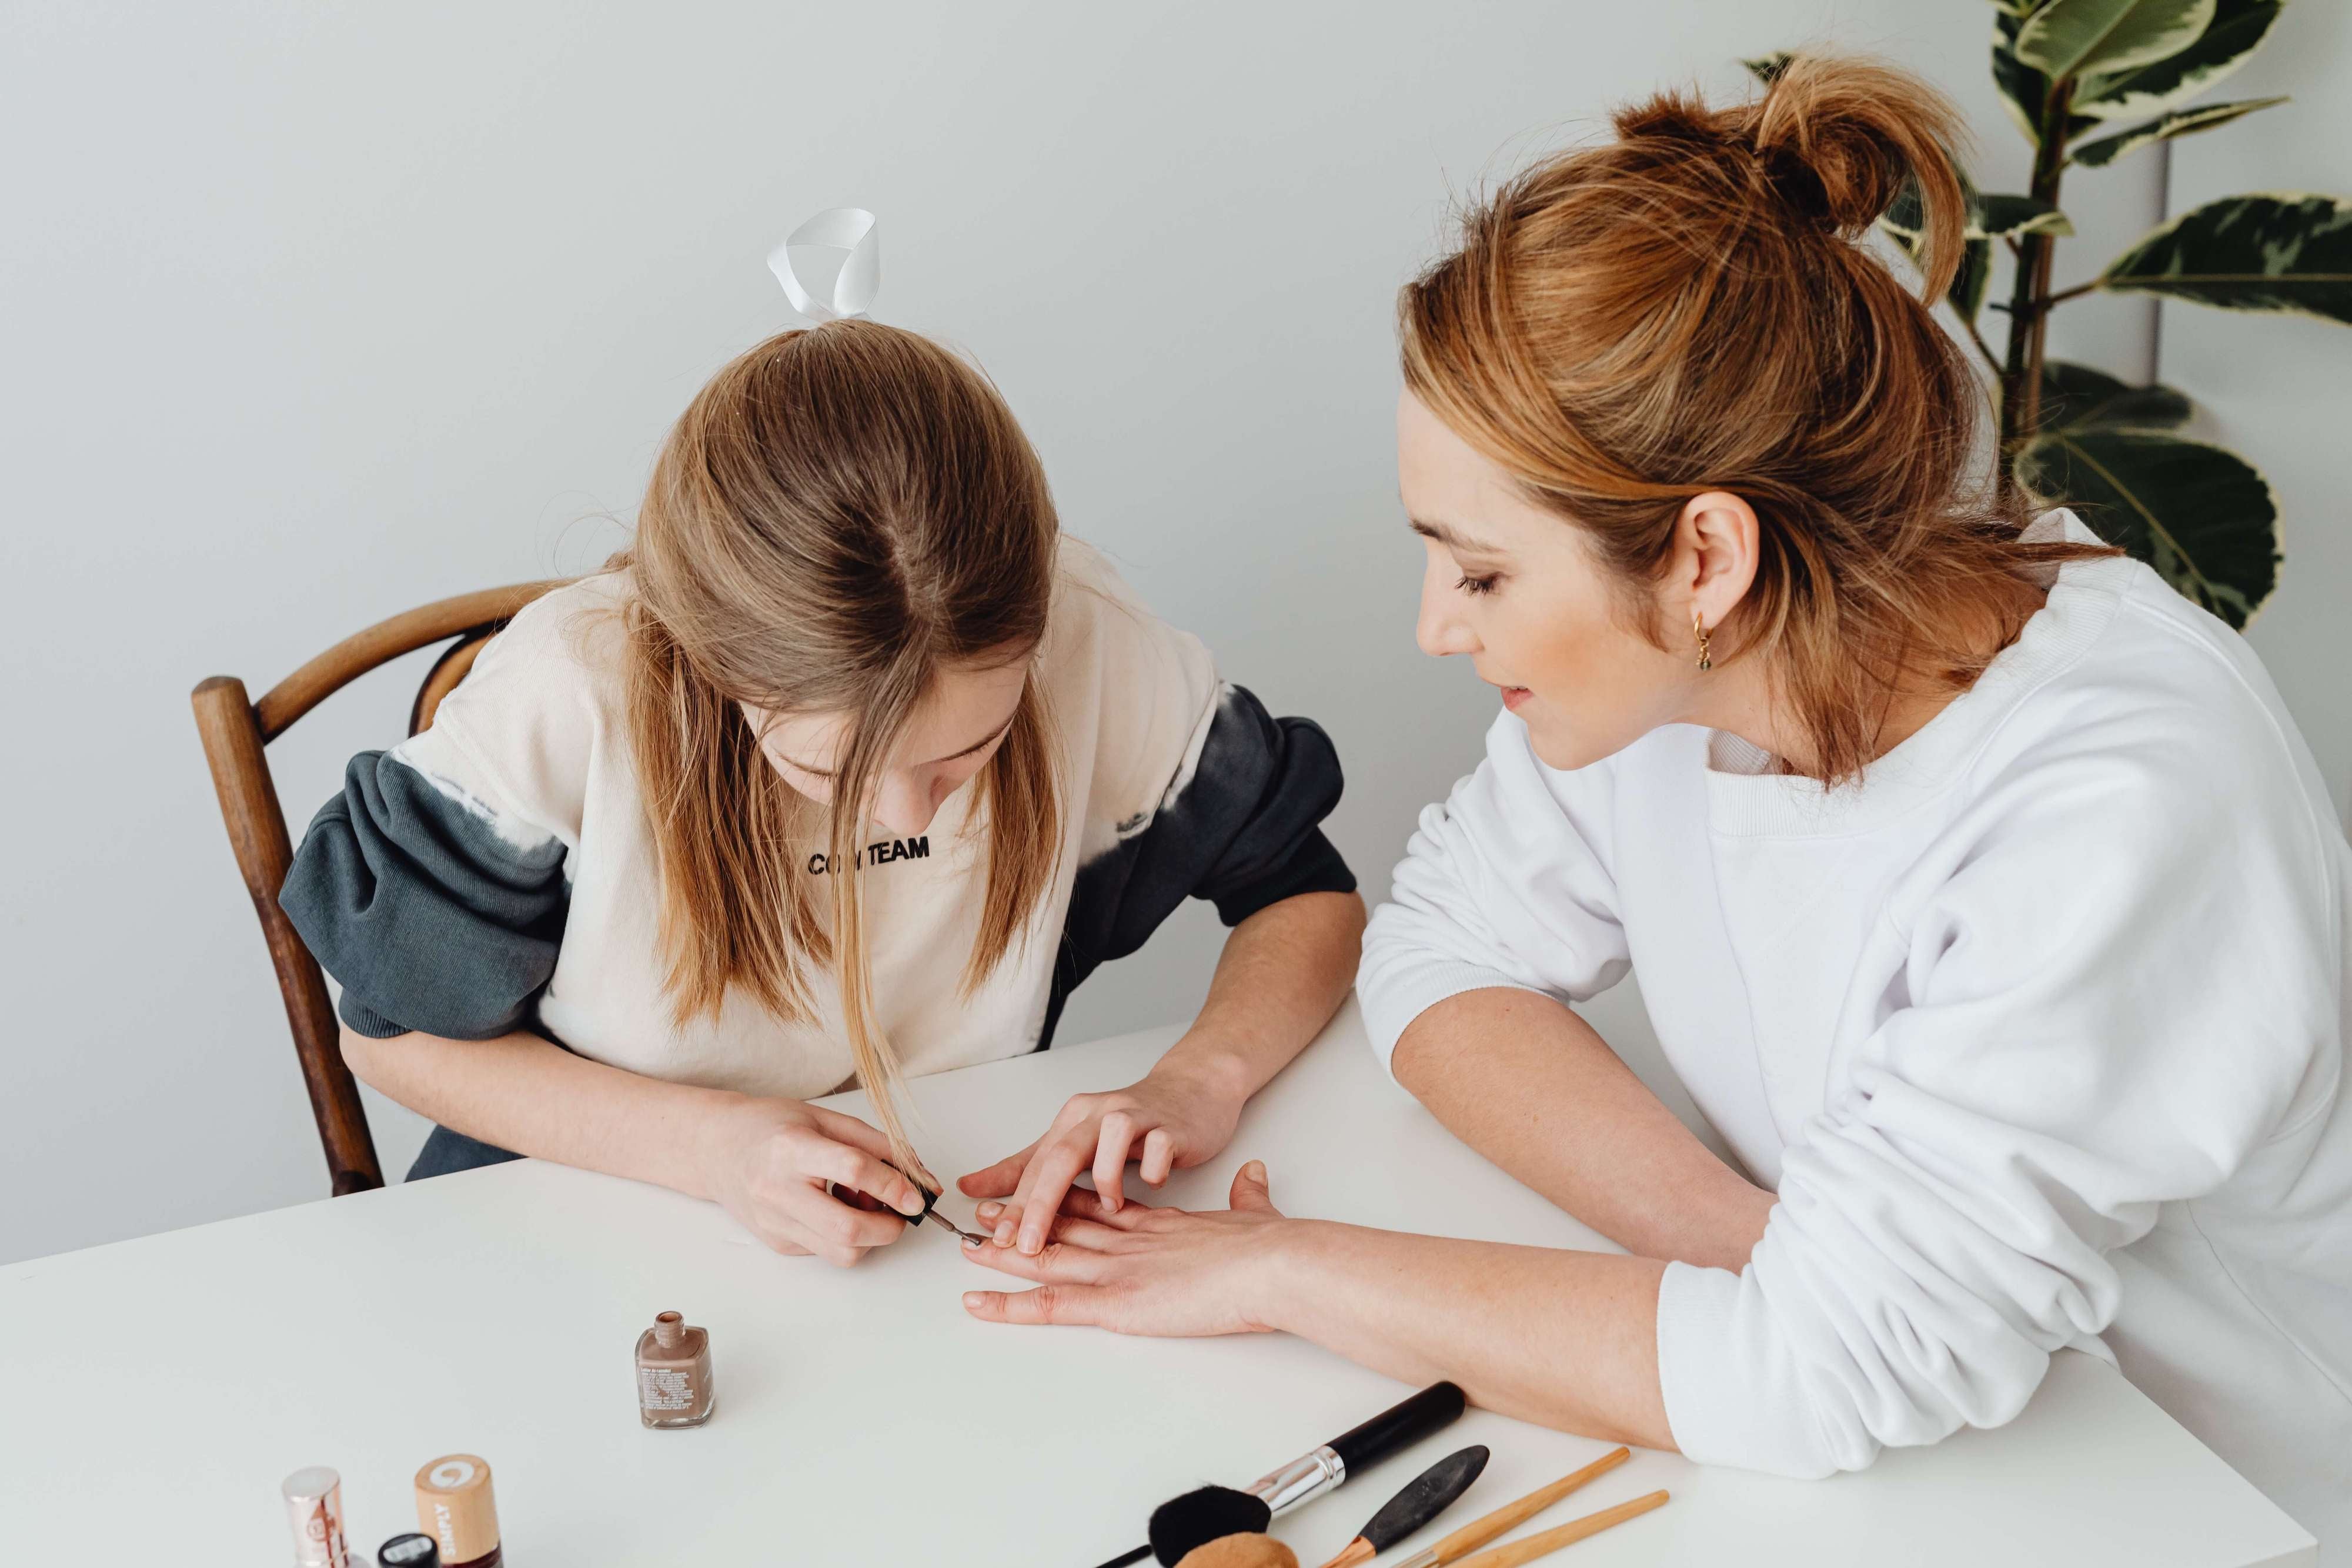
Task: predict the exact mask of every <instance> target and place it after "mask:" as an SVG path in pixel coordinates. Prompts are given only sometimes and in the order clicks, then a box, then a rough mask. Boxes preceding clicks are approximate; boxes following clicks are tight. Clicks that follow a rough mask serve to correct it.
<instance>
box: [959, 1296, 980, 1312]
mask: <svg viewBox="0 0 2352 1568" xmlns="http://www.w3.org/2000/svg"><path fill="white" fill-rule="evenodd" d="M963 1310H964V1311H965V1312H978V1311H980V1292H979V1291H965V1292H964V1293H963Z"/></svg>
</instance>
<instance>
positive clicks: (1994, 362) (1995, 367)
mask: <svg viewBox="0 0 2352 1568" xmlns="http://www.w3.org/2000/svg"><path fill="white" fill-rule="evenodd" d="M1960 325H1961V326H1963V327H1966V328H1967V329H1969V342H1971V343H1974V344H1975V345H1976V346H1977V352H1978V353H1979V354H1982V355H1983V356H1984V362H1985V363H1986V364H1988V365H1990V366H1991V367H1992V373H1993V375H1994V376H1995V377H1996V378H1997V377H1999V376H2000V355H1999V354H1996V353H1994V352H1993V351H1992V345H1991V344H1990V343H1988V342H1986V341H1985V340H1984V334H1983V333H1982V332H1979V331H1978V330H1977V324H1976V323H1975V322H1974V321H1972V320H1970V319H1968V318H1967V317H1962V318H1961V319H1960Z"/></svg>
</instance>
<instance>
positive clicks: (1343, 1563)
mask: <svg viewBox="0 0 2352 1568" xmlns="http://www.w3.org/2000/svg"><path fill="white" fill-rule="evenodd" d="M1483 1469H1486V1447H1485V1446H1484V1445H1483V1444H1481V1445H1477V1446H1475V1447H1472V1448H1464V1449H1462V1450H1460V1451H1459V1452H1457V1453H1452V1454H1448V1455H1446V1456H1445V1458H1442V1459H1440V1460H1438V1461H1437V1463H1435V1464H1433V1465H1432V1466H1430V1467H1429V1469H1425V1470H1423V1471H1422V1472H1421V1474H1419V1475H1418V1476H1415V1477H1414V1478H1413V1479H1412V1480H1411V1481H1409V1482H1407V1483H1406V1484H1405V1489H1404V1490H1402V1491H1401V1492H1399V1493H1397V1494H1396V1496H1394V1497H1392V1498H1391V1499H1389V1500H1388V1501H1387V1503H1386V1504H1384V1505H1383V1506H1382V1507H1381V1511H1380V1512H1378V1513H1376V1514H1374V1515H1372V1517H1371V1519H1370V1521H1369V1522H1368V1523H1366V1524H1365V1526H1364V1528H1363V1529H1361V1530H1360V1531H1356V1538H1355V1539H1354V1540H1353V1541H1350V1542H1348V1544H1347V1545H1345V1546H1343V1547H1341V1548H1340V1549H1339V1555H1338V1556H1336V1557H1334V1558H1332V1559H1331V1560H1330V1561H1329V1562H1328V1563H1324V1564H1323V1568H1355V1565H1356V1564H1357V1563H1369V1562H1370V1561H1371V1560H1372V1559H1373V1558H1375V1557H1377V1556H1379V1555H1380V1554H1381V1552H1386V1551H1387V1550H1388V1549H1389V1548H1390V1547H1391V1546H1394V1545H1395V1544H1396V1543H1397V1542H1400V1541H1402V1540H1403V1539H1404V1538H1405V1537H1406V1536H1408V1535H1411V1534H1412V1532H1413V1531H1416V1530H1419V1529H1420V1528H1421V1527H1422V1526H1423V1525H1424V1524H1427V1523H1428V1522H1429V1521H1431V1520H1433V1519H1435V1518H1436V1517H1437V1516H1438V1515H1439V1514H1441V1513H1444V1511H1446V1509H1447V1508H1448V1507H1449V1506H1450V1505H1451V1504H1452V1503H1453V1501H1454V1499H1455V1498H1458V1497H1460V1496H1461V1495H1462V1494H1463V1493H1464V1492H1465V1491H1468V1490H1470V1483H1471V1482H1472V1481H1475V1480H1476V1479H1478V1472H1479V1471H1480V1470H1483Z"/></svg>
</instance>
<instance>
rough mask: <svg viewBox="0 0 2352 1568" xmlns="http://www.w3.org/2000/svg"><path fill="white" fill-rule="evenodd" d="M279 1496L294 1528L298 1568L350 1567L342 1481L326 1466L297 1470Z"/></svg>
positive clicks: (288, 1478) (289, 1477) (295, 1561)
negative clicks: (344, 1525)
mask: <svg viewBox="0 0 2352 1568" xmlns="http://www.w3.org/2000/svg"><path fill="white" fill-rule="evenodd" d="M278 1493H279V1495H280V1496H282V1497H284V1498H285V1500H286V1518H287V1522H288V1523H289V1524H291V1525H292V1526H293V1527H294V1563H295V1568H349V1564H350V1560H351V1548H350V1545H349V1544H348V1543H347V1542H345V1541H344V1539H343V1478H342V1477H341V1476H339V1475H337V1474H336V1473H335V1472H334V1471H332V1470H331V1469H328V1468H327V1467H326V1466H324V1465H313V1466H311V1467H310V1469H307V1470H296V1471H295V1472H294V1473H293V1474H292V1475H290V1476H288V1477H287V1478H286V1484H285V1485H283V1486H281V1487H279V1488H278Z"/></svg>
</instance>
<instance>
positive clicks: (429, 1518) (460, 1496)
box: [416, 1454, 506, 1568]
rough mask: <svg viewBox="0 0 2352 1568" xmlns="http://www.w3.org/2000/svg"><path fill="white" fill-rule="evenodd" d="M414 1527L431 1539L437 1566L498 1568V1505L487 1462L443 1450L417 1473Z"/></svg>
mask: <svg viewBox="0 0 2352 1568" xmlns="http://www.w3.org/2000/svg"><path fill="white" fill-rule="evenodd" d="M416 1526H417V1528H418V1529H419V1530H422V1531H424V1532H425V1534H427V1535H429V1536H431V1537H432V1538H433V1543H434V1545H435V1546H436V1547H437V1548H438V1549H439V1552H440V1556H441V1568H499V1564H500V1563H504V1562H505V1561H506V1556H505V1554H504V1553H503V1552H500V1551H499V1505H498V1501H497V1500H496V1499H495V1498H493V1497H492V1496H491V1495H490V1461H489V1460H488V1459H485V1458H481V1457H480V1456H479V1455H477V1454H444V1455H442V1456H441V1458H437V1459H435V1460H433V1461H432V1462H431V1463H429V1464H427V1465H425V1467H424V1468H423V1469H419V1470H418V1471H417V1472H416Z"/></svg>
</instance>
